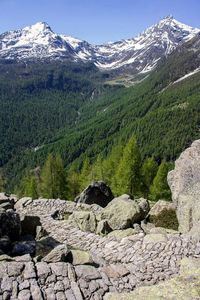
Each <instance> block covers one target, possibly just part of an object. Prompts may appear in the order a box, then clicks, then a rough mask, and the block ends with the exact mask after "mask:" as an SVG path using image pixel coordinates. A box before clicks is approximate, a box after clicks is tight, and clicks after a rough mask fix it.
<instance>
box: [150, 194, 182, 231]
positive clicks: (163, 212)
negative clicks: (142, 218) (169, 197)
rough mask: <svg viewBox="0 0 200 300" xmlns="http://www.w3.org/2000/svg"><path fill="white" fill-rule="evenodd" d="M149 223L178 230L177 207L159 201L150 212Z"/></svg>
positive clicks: (170, 203)
mask: <svg viewBox="0 0 200 300" xmlns="http://www.w3.org/2000/svg"><path fill="white" fill-rule="evenodd" d="M148 216H149V221H150V222H151V223H153V224H154V225H155V226H157V227H164V228H168V229H173V230H177V229H178V220H177V216H176V207H175V204H174V203H172V202H168V201H164V200H159V201H158V202H156V204H155V205H154V206H153V207H152V208H151V210H150V212H149V215H148Z"/></svg>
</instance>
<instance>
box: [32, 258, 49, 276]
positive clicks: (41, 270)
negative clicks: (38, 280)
mask: <svg viewBox="0 0 200 300" xmlns="http://www.w3.org/2000/svg"><path fill="white" fill-rule="evenodd" d="M36 270H37V275H38V277H44V278H47V276H48V275H49V274H50V273H51V269H50V267H49V266H48V264H47V263H46V262H38V263H36Z"/></svg>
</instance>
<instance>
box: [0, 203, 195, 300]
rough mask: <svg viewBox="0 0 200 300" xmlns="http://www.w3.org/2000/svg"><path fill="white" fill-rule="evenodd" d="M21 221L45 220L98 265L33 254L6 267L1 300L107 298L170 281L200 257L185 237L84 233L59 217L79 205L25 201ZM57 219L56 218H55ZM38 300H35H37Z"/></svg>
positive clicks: (1, 269)
mask: <svg viewBox="0 0 200 300" xmlns="http://www.w3.org/2000/svg"><path fill="white" fill-rule="evenodd" d="M16 209H17V212H18V213H19V214H20V216H21V218H23V217H24V216H25V215H26V216H27V215H29V216H39V218H40V222H41V224H42V227H43V229H44V230H45V231H46V232H47V233H48V236H49V237H51V238H53V239H54V240H55V241H57V242H59V243H65V244H67V245H68V247H71V248H76V249H81V250H86V251H88V252H89V254H90V256H91V257H92V259H93V261H94V265H76V266H74V265H73V264H72V263H66V262H57V263H46V262H42V261H37V259H32V258H31V257H30V256H29V255H25V256H22V257H17V258H15V260H14V261H6V259H4V260H3V262H1V263H0V281H1V289H0V295H1V296H0V299H20V300H21V299H23V300H24V299H33V300H36V299H37V300H39V299H48V300H49V299H50V300H51V299H52V300H53V299H59V300H60V299H61V300H62V299H69V300H73V299H74V300H82V299H94V300H96V299H97V300H101V299H103V297H104V295H106V294H107V293H108V292H117V293H121V292H130V291H132V290H134V289H135V288H136V287H140V286H147V285H148V286H151V285H154V284H156V283H159V282H161V281H163V280H166V279H170V278H171V277H173V276H175V275H177V274H178V272H179V268H180V262H181V260H182V258H185V257H192V258H194V257H195V258H198V257H200V243H198V242H195V241H193V240H192V239H190V238H188V237H187V236H184V235H180V234H165V233H151V234H148V235H145V233H144V232H143V231H142V230H140V231H138V233H137V234H134V235H131V236H129V237H125V238H122V239H118V238H117V237H116V236H110V237H109V236H105V237H101V236H99V235H96V234H94V233H89V232H83V231H81V230H80V229H78V228H77V227H76V226H75V225H74V224H73V223H69V222H67V221H65V220H58V219H55V216H59V215H62V214H63V213H69V212H73V211H74V210H75V209H76V207H75V204H74V203H71V202H67V201H64V200H63V201H62V200H51V199H50V200H47V199H39V200H34V201H32V200H31V199H23V201H21V200H20V201H19V202H18V203H17V204H16ZM52 216H53V217H52ZM31 297H32V298H31Z"/></svg>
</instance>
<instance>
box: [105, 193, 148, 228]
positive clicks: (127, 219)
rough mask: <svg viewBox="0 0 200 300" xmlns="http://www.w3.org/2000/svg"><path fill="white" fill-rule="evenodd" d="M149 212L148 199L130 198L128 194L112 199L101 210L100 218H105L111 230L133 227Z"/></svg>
mask: <svg viewBox="0 0 200 300" xmlns="http://www.w3.org/2000/svg"><path fill="white" fill-rule="evenodd" d="M148 212H149V205H148V201H147V200H145V199H143V198H142V199H141V200H139V199H138V200H136V201H135V200H132V199H131V198H130V197H129V196H128V195H122V196H120V197H118V198H115V199H113V200H112V201H111V202H110V203H109V204H108V205H107V206H106V207H105V208H104V209H103V210H102V212H101V219H102V220H107V222H108V225H109V226H110V228H111V229H112V230H120V229H126V228H129V227H133V224H134V223H137V222H139V221H142V220H143V219H144V218H145V216H146V215H147V214H148Z"/></svg>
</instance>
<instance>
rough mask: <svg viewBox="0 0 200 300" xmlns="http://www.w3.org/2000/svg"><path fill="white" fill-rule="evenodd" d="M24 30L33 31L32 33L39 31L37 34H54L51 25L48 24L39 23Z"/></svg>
mask: <svg viewBox="0 0 200 300" xmlns="http://www.w3.org/2000/svg"><path fill="white" fill-rule="evenodd" d="M22 30H32V31H37V32H43V31H51V32H53V31H52V29H51V27H50V26H49V24H48V23H46V22H37V23H35V24H33V25H31V26H26V27H25V28H23V29H22Z"/></svg>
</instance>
